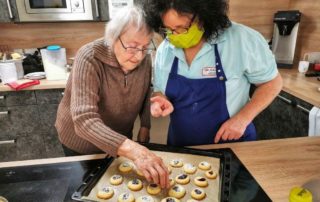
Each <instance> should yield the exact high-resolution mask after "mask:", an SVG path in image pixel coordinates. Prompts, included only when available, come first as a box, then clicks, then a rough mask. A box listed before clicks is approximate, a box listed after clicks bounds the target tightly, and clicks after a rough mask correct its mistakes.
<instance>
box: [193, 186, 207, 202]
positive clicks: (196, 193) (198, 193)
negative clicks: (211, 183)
mask: <svg viewBox="0 0 320 202" xmlns="http://www.w3.org/2000/svg"><path fill="white" fill-rule="evenodd" d="M191 197H192V198H194V199H197V200H202V199H203V198H204V197H206V193H205V192H204V191H203V189H200V188H195V189H193V190H192V191H191Z"/></svg>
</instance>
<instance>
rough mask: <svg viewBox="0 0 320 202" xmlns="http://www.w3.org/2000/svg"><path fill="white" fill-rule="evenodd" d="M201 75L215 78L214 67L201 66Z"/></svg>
mask: <svg viewBox="0 0 320 202" xmlns="http://www.w3.org/2000/svg"><path fill="white" fill-rule="evenodd" d="M202 76H205V77H212V78H216V77H217V72H216V67H204V68H202Z"/></svg>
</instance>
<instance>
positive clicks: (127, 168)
mask: <svg viewBox="0 0 320 202" xmlns="http://www.w3.org/2000/svg"><path fill="white" fill-rule="evenodd" d="M118 169H119V171H120V172H122V173H129V172H131V170H132V169H133V165H132V163H130V162H129V161H125V162H122V163H121V164H120V165H119V167H118Z"/></svg>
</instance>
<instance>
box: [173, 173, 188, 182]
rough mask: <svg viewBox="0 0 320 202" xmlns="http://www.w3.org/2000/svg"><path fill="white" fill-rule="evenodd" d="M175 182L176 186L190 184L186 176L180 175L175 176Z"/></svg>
mask: <svg viewBox="0 0 320 202" xmlns="http://www.w3.org/2000/svg"><path fill="white" fill-rule="evenodd" d="M175 181H176V182H177V183H178V184H188V183H189V182H190V177H189V176H188V175H186V174H180V175H177V177H176V178H175Z"/></svg>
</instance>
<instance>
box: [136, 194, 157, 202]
mask: <svg viewBox="0 0 320 202" xmlns="http://www.w3.org/2000/svg"><path fill="white" fill-rule="evenodd" d="M136 202H154V199H153V198H152V197H151V196H148V195H144V196H140V197H138V198H137V200H136Z"/></svg>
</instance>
